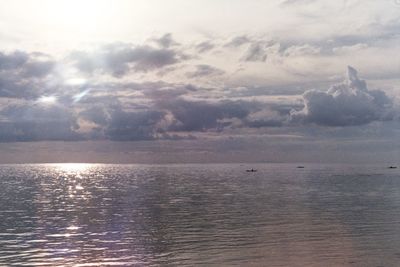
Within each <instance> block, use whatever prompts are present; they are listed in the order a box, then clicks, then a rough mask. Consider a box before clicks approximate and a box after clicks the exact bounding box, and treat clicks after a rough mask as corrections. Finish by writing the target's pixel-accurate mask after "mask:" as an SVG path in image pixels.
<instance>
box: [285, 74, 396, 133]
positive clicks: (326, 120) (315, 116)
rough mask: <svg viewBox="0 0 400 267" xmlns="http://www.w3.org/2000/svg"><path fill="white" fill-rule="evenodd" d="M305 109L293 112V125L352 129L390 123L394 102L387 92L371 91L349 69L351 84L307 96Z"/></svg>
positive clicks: (310, 92)
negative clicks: (388, 121) (357, 126)
mask: <svg viewBox="0 0 400 267" xmlns="http://www.w3.org/2000/svg"><path fill="white" fill-rule="evenodd" d="M303 99H304V109H303V110H301V111H292V114H291V117H292V121H293V122H299V121H300V122H305V123H315V124H318V125H325V126H352V125H362V124H367V123H370V122H372V121H376V120H389V119H391V115H392V112H393V110H392V103H391V101H390V99H389V98H388V97H387V96H386V94H385V93H384V92H383V91H379V90H371V91H370V90H368V89H367V85H366V82H365V81H364V80H360V79H359V78H358V75H357V71H356V70H355V69H354V68H352V67H349V68H348V78H347V81H346V82H344V83H342V84H338V85H335V86H333V87H331V88H330V89H329V90H328V91H327V92H322V91H316V90H309V91H306V92H305V93H304V94H303Z"/></svg>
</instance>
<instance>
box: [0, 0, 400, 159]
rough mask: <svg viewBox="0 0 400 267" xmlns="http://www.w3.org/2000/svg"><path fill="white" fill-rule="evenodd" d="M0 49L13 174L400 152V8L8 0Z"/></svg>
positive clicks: (306, 0)
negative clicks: (50, 165)
mask: <svg viewBox="0 0 400 267" xmlns="http://www.w3.org/2000/svg"><path fill="white" fill-rule="evenodd" d="M0 40H1V42H0V142H1V144H0V147H2V155H1V157H0V162H49V161H60V162H62V161H69V162H70V161H74V160H77V161H90V162H97V161H99V162H150V163H151V162H190V161H194V162H206V161H217V162H240V161H274V162H288V161H297V162H299V161H306V162H309V161H318V160H322V161H335V160H337V161H343V162H349V161H354V162H364V161H365V162H366V161H368V162H373V161H376V160H377V159H379V160H380V161H391V159H395V158H396V157H397V158H398V156H399V153H398V152H399V150H398V148H397V145H398V141H399V138H398V134H399V132H400V127H399V111H400V110H399V91H398V89H399V87H400V58H399V54H400V3H399V1H396V0H383V1H375V0H363V1H361V0H343V1H328V0H268V1H267V0H250V1H240V0H201V1H200V0H196V1H195V0H168V1H165V0H136V1H128V0H79V1H78V0H35V1H29V0H12V1H11V0H9V1H6V0H0ZM64 141H68V142H64ZM21 142H22V143H21ZM33 151H35V153H33ZM52 151H57V154H54V153H53V154H52ZM373 152H374V153H375V154H373ZM82 153H83V154H82ZM85 153H87V154H86V156H85ZM80 154H82V155H83V156H82V157H79V156H77V155H80ZM373 155H375V156H373Z"/></svg>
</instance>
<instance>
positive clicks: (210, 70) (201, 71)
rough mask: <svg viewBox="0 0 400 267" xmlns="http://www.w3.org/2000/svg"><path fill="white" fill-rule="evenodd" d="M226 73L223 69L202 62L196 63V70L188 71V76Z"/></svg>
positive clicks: (195, 76)
mask: <svg viewBox="0 0 400 267" xmlns="http://www.w3.org/2000/svg"><path fill="white" fill-rule="evenodd" d="M224 73H225V72H224V71H223V70H221V69H218V68H215V67H213V66H210V65H206V64H200V65H196V70H195V71H192V72H188V73H186V76H187V77H189V78H199V77H205V76H217V75H222V74H224Z"/></svg>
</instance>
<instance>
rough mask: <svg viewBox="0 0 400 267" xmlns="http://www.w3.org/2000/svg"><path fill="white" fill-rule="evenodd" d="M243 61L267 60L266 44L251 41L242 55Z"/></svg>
mask: <svg viewBox="0 0 400 267" xmlns="http://www.w3.org/2000/svg"><path fill="white" fill-rule="evenodd" d="M242 60H243V61H253V62H256V61H261V62H265V61H266V60H267V47H266V44H264V43H261V42H256V43H252V44H251V45H250V46H249V47H248V48H247V51H246V52H245V54H244V55H243V57H242Z"/></svg>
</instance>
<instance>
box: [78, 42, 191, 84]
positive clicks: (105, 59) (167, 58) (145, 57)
mask: <svg viewBox="0 0 400 267" xmlns="http://www.w3.org/2000/svg"><path fill="white" fill-rule="evenodd" d="M186 57H187V56H185V55H183V54H182V53H180V52H177V51H175V50H173V49H170V48H154V47H152V46H149V45H141V46H132V45H130V44H123V43H115V44H110V45H107V46H104V47H102V48H101V49H99V50H98V51H96V52H93V53H88V52H82V51H80V52H79V51H78V52H74V53H72V55H71V59H72V60H73V61H74V62H75V66H76V67H77V68H78V69H79V70H81V71H83V72H86V73H90V74H92V73H93V72H95V71H100V72H102V73H109V74H111V75H113V76H115V77H121V76H124V75H125V74H127V73H128V72H129V71H130V70H134V71H138V72H147V71H151V70H156V69H160V68H163V67H165V66H168V65H173V64H176V63H178V62H180V61H182V60H185V59H186Z"/></svg>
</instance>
